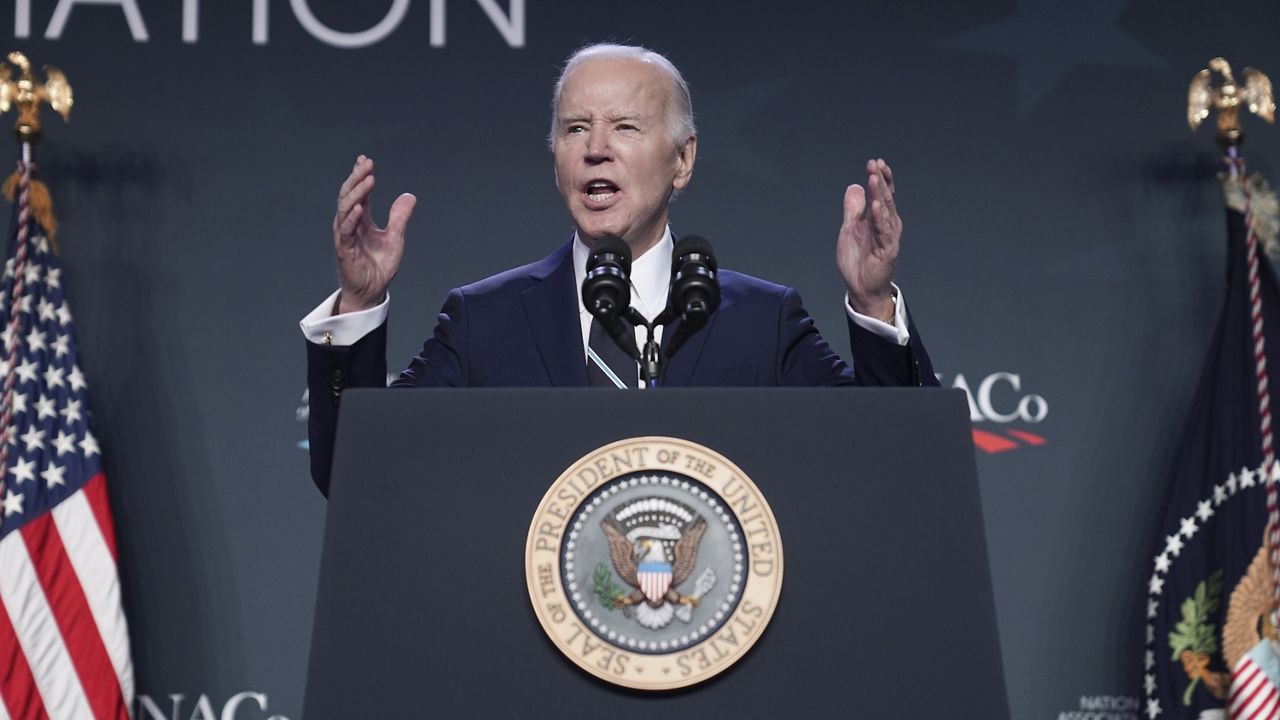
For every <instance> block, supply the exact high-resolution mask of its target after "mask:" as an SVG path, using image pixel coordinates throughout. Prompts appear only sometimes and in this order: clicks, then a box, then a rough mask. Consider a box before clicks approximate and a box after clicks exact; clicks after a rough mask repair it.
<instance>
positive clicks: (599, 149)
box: [587, 128, 613, 163]
mask: <svg viewBox="0 0 1280 720" xmlns="http://www.w3.org/2000/svg"><path fill="white" fill-rule="evenodd" d="M612 158H613V150H612V148H611V147H610V145H609V133H608V131H607V130H605V129H604V128H594V129H592V130H591V132H590V133H588V134H587V162H597V163H598V162H604V161H606V160H611V159H612Z"/></svg>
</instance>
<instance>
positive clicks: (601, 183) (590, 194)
mask: <svg viewBox="0 0 1280 720" xmlns="http://www.w3.org/2000/svg"><path fill="white" fill-rule="evenodd" d="M584 191H585V192H586V195H587V199H588V200H590V201H591V202H595V203H602V202H605V201H607V200H609V199H610V198H612V197H613V195H614V193H616V192H618V186H617V185H614V184H613V183H611V182H609V181H608V180H592V181H591V182H589V183H587V186H586V188H585V190H584Z"/></svg>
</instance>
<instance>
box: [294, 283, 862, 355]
mask: <svg viewBox="0 0 1280 720" xmlns="http://www.w3.org/2000/svg"><path fill="white" fill-rule="evenodd" d="M341 292H342V291H341V290H335V291H334V292H333V294H332V295H330V296H329V297H327V298H325V300H324V302H322V303H320V304H319V305H317V306H316V309H315V310H312V311H311V312H309V313H307V316H306V317H304V318H302V320H301V321H299V322H298V326H299V327H301V328H302V334H303V335H305V336H306V338H307V340H309V341H311V342H313V343H318V344H323V345H354V344H355V343H356V341H357V340H359V339H360V338H362V337H364V336H365V335H368V334H369V333H371V332H373V331H374V330H377V329H378V326H379V325H381V324H382V323H384V322H386V321H387V313H388V311H389V310H390V308H391V293H387V296H386V297H385V298H383V300H382V304H380V305H377V306H375V307H371V308H369V309H368V310H360V311H358V312H349V313H343V314H341V315H334V314H333V306H334V305H336V304H337V302H338V294H339V293H341ZM880 324H881V325H884V323H880ZM886 327H887V326H886Z"/></svg>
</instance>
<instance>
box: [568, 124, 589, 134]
mask: <svg viewBox="0 0 1280 720" xmlns="http://www.w3.org/2000/svg"><path fill="white" fill-rule="evenodd" d="M586 131H587V128H586V126H585V125H570V126H569V128H568V129H567V130H565V132H566V133H568V134H569V135H576V134H578V133H584V132H586Z"/></svg>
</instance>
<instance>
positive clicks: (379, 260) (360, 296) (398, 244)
mask: <svg viewBox="0 0 1280 720" xmlns="http://www.w3.org/2000/svg"><path fill="white" fill-rule="evenodd" d="M373 184H374V180H373V160H371V159H369V158H367V157H365V156H364V155H361V156H360V157H358V158H356V164H355V167H354V168H352V169H351V174H350V175H348V176H347V181H346V182H344V183H342V188H341V189H340V190H338V212H337V214H335V215H334V216H333V249H334V252H335V253H336V254H337V256H338V276H339V278H340V280H341V282H342V293H341V294H340V295H339V298H338V306H337V307H336V308H334V314H335V315H337V314H341V313H348V312H356V311H359V310H368V309H369V308H371V307H374V306H376V305H378V304H379V303H381V302H382V300H383V298H385V297H386V294H387V286H388V285H390V284H391V280H392V278H394V277H395V276H396V272H397V271H398V270H399V269H400V258H401V257H403V256H404V229H405V226H406V225H407V224H408V223H409V216H411V215H413V206H414V205H416V204H417V203H418V199H417V198H415V197H414V196H413V195H410V194H409V193H405V194H403V195H401V196H400V197H398V198H396V201H395V202H394V203H392V204H391V215H390V217H389V218H388V219H387V226H386V227H385V228H379V227H378V226H377V225H374V224H373V217H372V216H371V215H370V213H369V195H370V193H372V192H373Z"/></svg>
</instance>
